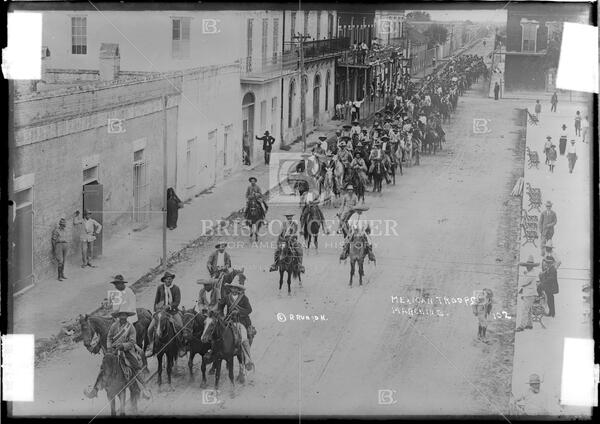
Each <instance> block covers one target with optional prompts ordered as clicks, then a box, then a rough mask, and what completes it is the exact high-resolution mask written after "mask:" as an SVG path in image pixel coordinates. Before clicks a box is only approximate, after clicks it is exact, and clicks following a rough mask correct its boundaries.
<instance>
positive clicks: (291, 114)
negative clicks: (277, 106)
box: [288, 78, 296, 128]
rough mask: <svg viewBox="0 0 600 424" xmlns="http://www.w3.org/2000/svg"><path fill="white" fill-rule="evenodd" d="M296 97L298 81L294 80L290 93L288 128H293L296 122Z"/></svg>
mask: <svg viewBox="0 0 600 424" xmlns="http://www.w3.org/2000/svg"><path fill="white" fill-rule="evenodd" d="M294 97H296V80H295V79H293V78H292V80H291V81H290V91H289V92H288V128H292V124H293V122H294V120H293V119H294Z"/></svg>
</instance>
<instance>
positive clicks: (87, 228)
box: [73, 210, 102, 268]
mask: <svg viewBox="0 0 600 424" xmlns="http://www.w3.org/2000/svg"><path fill="white" fill-rule="evenodd" d="M73 226H74V227H75V228H76V229H77V230H78V232H79V240H80V241H81V260H82V264H81V267H82V268H85V267H86V266H89V267H92V268H96V266H95V265H92V264H91V262H90V259H91V258H92V256H93V255H94V240H96V235H98V234H100V231H102V225H100V224H99V223H98V222H97V221H96V220H94V219H93V218H92V216H91V214H90V212H89V211H87V210H84V211H83V219H81V218H80V217H79V211H75V217H74V218H73Z"/></svg>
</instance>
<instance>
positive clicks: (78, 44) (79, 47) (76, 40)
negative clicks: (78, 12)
mask: <svg viewBox="0 0 600 424" xmlns="http://www.w3.org/2000/svg"><path fill="white" fill-rule="evenodd" d="M71 54H87V18H86V17H84V16H74V17H72V18H71Z"/></svg>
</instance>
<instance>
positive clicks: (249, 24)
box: [246, 19, 253, 72]
mask: <svg viewBox="0 0 600 424" xmlns="http://www.w3.org/2000/svg"><path fill="white" fill-rule="evenodd" d="M252 32H253V30H252V19H248V21H247V23H246V40H247V44H246V72H251V71H252Z"/></svg>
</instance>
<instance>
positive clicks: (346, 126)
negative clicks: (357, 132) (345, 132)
mask: <svg viewBox="0 0 600 424" xmlns="http://www.w3.org/2000/svg"><path fill="white" fill-rule="evenodd" d="M342 128H352V125H350V124H344V125H342Z"/></svg>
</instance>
